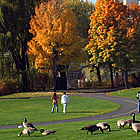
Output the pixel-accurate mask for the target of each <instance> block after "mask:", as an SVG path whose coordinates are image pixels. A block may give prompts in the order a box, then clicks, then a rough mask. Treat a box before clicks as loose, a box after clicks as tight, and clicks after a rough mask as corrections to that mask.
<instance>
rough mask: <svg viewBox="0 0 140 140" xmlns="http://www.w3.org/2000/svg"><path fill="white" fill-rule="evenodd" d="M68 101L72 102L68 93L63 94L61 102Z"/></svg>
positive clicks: (65, 102)
mask: <svg viewBox="0 0 140 140" xmlns="http://www.w3.org/2000/svg"><path fill="white" fill-rule="evenodd" d="M68 102H69V103H70V100H69V97H68V95H66V94H64V95H62V96H61V104H67V103H68Z"/></svg>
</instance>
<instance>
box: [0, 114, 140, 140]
mask: <svg viewBox="0 0 140 140" xmlns="http://www.w3.org/2000/svg"><path fill="white" fill-rule="evenodd" d="M128 118H132V117H131V116H129V117H122V118H115V119H109V120H102V121H105V122H107V123H108V124H109V125H110V126H111V130H112V131H110V132H108V131H104V134H102V133H101V132H100V131H95V132H93V135H91V134H90V133H89V134H88V135H87V134H86V131H84V130H80V129H81V128H82V127H84V126H87V125H89V124H96V123H98V122H101V121H94V120H93V121H86V122H76V123H65V124H53V125H45V126H37V129H39V130H40V129H41V128H44V129H45V130H47V129H51V130H56V131H57V132H56V133H55V134H54V135H47V136H42V135H41V133H40V132H39V131H36V132H35V133H33V134H31V136H30V138H29V137H28V136H27V135H22V136H21V137H20V138H18V137H17V135H18V134H19V133H20V132H21V131H22V129H23V128H14V129H3V130H0V140H17V139H20V140H25V139H30V140H45V139H48V140H139V139H140V134H138V135H137V134H136V132H135V131H133V130H132V129H130V128H128V126H125V127H124V128H121V129H118V127H117V123H116V122H117V120H118V119H128ZM136 118H137V119H138V120H140V115H137V116H136Z"/></svg>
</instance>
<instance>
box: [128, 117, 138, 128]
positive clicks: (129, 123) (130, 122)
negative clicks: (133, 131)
mask: <svg viewBox="0 0 140 140" xmlns="http://www.w3.org/2000/svg"><path fill="white" fill-rule="evenodd" d="M134 117H135V116H134ZM134 120H135V118H134ZM126 121H127V124H126V125H128V126H129V127H132V122H133V119H128V120H126ZM135 123H140V121H138V120H135Z"/></svg>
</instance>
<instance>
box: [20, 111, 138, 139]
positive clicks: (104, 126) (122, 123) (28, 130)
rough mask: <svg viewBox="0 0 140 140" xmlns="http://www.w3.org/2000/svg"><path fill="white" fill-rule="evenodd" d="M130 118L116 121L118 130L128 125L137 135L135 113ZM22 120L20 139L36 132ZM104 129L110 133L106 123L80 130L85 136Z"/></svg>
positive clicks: (48, 132)
mask: <svg viewBox="0 0 140 140" xmlns="http://www.w3.org/2000/svg"><path fill="white" fill-rule="evenodd" d="M131 116H133V118H132V119H128V120H124V119H121V120H118V121H117V125H118V128H122V127H124V126H125V125H128V126H129V127H132V129H133V130H134V131H135V132H136V133H137V134H138V133H139V132H140V121H137V120H135V113H132V114H131ZM23 120H24V122H23V124H22V127H24V129H23V130H22V131H21V133H20V134H18V137H20V136H21V135H22V134H26V135H28V136H30V134H32V133H34V132H35V131H38V130H37V129H36V128H35V126H34V125H33V124H31V123H28V122H27V119H26V118H23ZM106 129H108V131H111V128H110V125H109V124H108V123H106V122H100V123H97V124H96V125H88V126H85V127H83V128H82V129H81V130H86V131H87V134H88V132H91V135H92V133H93V132H94V131H96V130H100V131H101V132H102V133H103V130H106ZM40 132H41V134H42V135H49V134H54V133H55V132H56V131H54V130H44V129H41V130H40Z"/></svg>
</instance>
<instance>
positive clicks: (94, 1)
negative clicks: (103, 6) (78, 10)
mask: <svg viewBox="0 0 140 140" xmlns="http://www.w3.org/2000/svg"><path fill="white" fill-rule="evenodd" d="M88 1H91V2H93V3H94V4H95V3H96V0H88Z"/></svg>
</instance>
